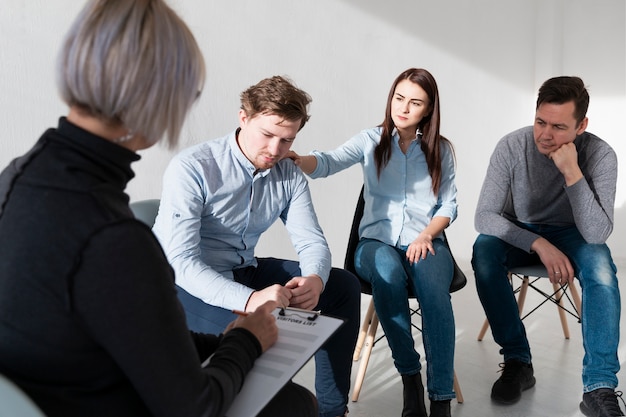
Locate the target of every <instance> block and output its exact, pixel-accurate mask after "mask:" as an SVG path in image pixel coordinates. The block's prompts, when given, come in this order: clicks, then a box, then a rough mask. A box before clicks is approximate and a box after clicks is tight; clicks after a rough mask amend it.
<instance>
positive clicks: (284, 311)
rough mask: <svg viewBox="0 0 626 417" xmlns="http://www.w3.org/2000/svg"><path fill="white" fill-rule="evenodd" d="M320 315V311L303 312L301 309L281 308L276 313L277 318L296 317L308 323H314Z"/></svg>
mask: <svg viewBox="0 0 626 417" xmlns="http://www.w3.org/2000/svg"><path fill="white" fill-rule="evenodd" d="M320 314H322V310H305V309H303V308H295V307H281V308H280V311H279V312H278V315H279V316H288V315H289V316H298V317H300V318H301V319H303V318H305V319H307V320H308V321H315V319H316V318H317V316H319V315H320Z"/></svg>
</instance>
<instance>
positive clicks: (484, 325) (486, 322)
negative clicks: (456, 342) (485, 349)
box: [477, 319, 489, 342]
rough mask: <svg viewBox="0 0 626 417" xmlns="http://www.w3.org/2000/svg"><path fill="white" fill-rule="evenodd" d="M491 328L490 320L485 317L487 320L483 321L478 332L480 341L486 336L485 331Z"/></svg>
mask: <svg viewBox="0 0 626 417" xmlns="http://www.w3.org/2000/svg"><path fill="white" fill-rule="evenodd" d="M488 328H489V320H487V319H485V322H484V323H483V327H482V328H481V329H480V332H479V333H478V338H477V339H478V341H479V342H480V341H482V340H483V338H484V337H485V333H487V329H488Z"/></svg>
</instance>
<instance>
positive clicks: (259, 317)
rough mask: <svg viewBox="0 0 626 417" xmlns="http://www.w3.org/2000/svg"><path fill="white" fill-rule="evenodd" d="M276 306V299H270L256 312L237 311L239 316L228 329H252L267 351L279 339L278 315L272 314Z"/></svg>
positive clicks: (263, 348) (262, 347)
mask: <svg viewBox="0 0 626 417" xmlns="http://www.w3.org/2000/svg"><path fill="white" fill-rule="evenodd" d="M276 307H278V305H277V304H276V302H275V301H268V302H266V303H264V304H262V305H260V306H259V307H258V308H256V309H255V310H254V312H251V313H245V312H236V313H237V314H239V317H238V318H237V319H236V320H235V321H233V322H232V323H231V324H230V325H229V326H228V329H231V328H235V327H241V328H244V329H246V330H248V331H250V332H251V333H252V334H253V335H254V336H255V337H256V338H257V339H258V340H259V343H261V349H262V350H263V352H265V351H266V350H267V349H269V347H270V346H272V345H273V344H274V343H276V340H277V339H278V327H277V326H276V317H274V315H273V314H272V311H274V309H275V308H276Z"/></svg>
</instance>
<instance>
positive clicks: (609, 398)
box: [580, 388, 624, 417]
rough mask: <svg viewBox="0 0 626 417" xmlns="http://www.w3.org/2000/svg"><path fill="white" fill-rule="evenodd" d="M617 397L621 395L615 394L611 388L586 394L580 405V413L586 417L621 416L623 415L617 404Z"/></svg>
mask: <svg viewBox="0 0 626 417" xmlns="http://www.w3.org/2000/svg"><path fill="white" fill-rule="evenodd" d="M618 396H619V397H621V396H622V393H621V392H620V393H619V394H616V393H615V391H613V390H612V389H611V388H599V389H597V390H593V391H591V392H586V393H584V394H583V400H582V402H581V403H580V411H582V412H583V414H584V415H586V416H588V417H613V416H623V415H624V413H622V410H621V409H620V408H619V404H618V403H617V397H618Z"/></svg>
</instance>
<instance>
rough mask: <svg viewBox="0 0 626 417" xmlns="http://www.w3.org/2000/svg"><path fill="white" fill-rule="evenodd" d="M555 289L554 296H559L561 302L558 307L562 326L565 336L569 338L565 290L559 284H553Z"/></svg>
mask: <svg viewBox="0 0 626 417" xmlns="http://www.w3.org/2000/svg"><path fill="white" fill-rule="evenodd" d="M552 288H553V289H554V296H555V297H558V299H559V304H558V305H557V306H556V309H557V310H559V318H560V319H561V327H562V328H563V336H564V337H565V338H566V339H569V325H568V324H567V317H566V316H565V310H564V306H563V297H564V296H565V290H564V289H563V287H561V286H560V285H559V284H554V283H553V284H552Z"/></svg>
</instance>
